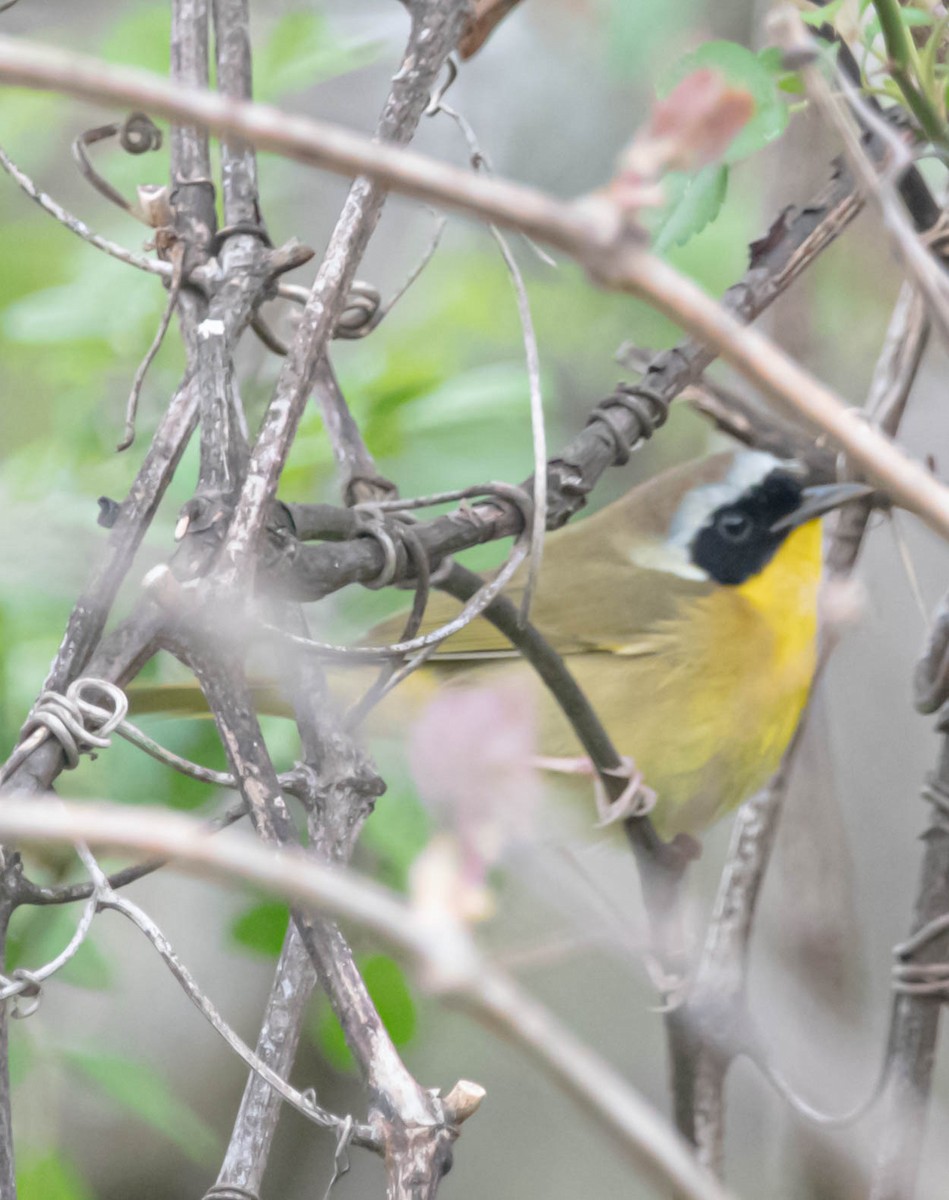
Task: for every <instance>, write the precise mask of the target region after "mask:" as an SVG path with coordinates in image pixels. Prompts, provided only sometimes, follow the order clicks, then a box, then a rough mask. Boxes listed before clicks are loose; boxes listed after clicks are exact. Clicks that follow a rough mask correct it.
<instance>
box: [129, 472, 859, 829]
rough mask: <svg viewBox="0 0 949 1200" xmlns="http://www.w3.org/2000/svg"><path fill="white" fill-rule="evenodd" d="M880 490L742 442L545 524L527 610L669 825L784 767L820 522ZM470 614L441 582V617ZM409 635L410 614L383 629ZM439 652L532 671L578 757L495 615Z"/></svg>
mask: <svg viewBox="0 0 949 1200" xmlns="http://www.w3.org/2000/svg"><path fill="white" fill-rule="evenodd" d="M868 490H869V489H867V488H866V487H864V486H863V485H857V484H849V483H845V484H827V485H822V486H817V487H805V486H804V485H803V484H802V483H801V481H800V478H799V476H798V474H796V473H795V470H794V468H793V467H792V466H791V465H789V464H787V463H782V462H781V461H780V460H778V459H776V458H774V457H772V456H771V455H769V454H764V453H760V452H754V451H736V452H728V453H724V454H717V455H715V456H713V457H710V458H708V459H705V460H704V461H701V462H698V463H695V462H691V463H686V464H684V465H683V466H680V467H677V468H674V469H672V470H670V471H666V472H664V473H663V474H661V475H658V476H656V477H655V478H653V479H651V480H649V481H648V482H646V483H644V484H641V485H640V486H638V487H635V488H633V489H632V491H630V492H628V493H627V494H626V495H625V496H624V497H622V498H621V499H620V500H617V501H616V502H615V503H613V504H611V505H609V506H608V507H606V508H604V509H602V510H601V511H600V512H598V513H596V514H595V515H594V516H592V517H590V518H588V519H587V520H584V521H579V522H576V523H574V524H571V525H569V526H567V527H566V528H565V529H562V530H560V531H558V532H556V533H552V534H550V535H549V537H548V538H547V541H546V543H545V550H544V558H543V566H542V570H541V574H540V581H539V585H538V588H537V592H536V595H535V597H534V600H533V605H532V608H531V614H530V619H531V621H532V623H533V624H534V625H535V626H536V627H537V628H538V629H539V630H540V632H541V633H542V634H544V635H545V637H546V638H547V639H548V641H550V642H551V643H552V644H553V646H554V647H555V648H556V649H557V650H558V651H559V652H560V653H561V654H562V655H563V656H564V658H565V660H566V663H567V666H568V667H569V669H570V670H571V672H572V673H573V675H574V677H575V678H576V680H577V682H578V683H579V685H580V687H581V688H582V689H583V690H584V692H585V693H586V695H587V697H588V698H589V700H590V701H591V703H592V705H593V707H594V709H595V710H596V712H597V714H598V715H599V717H600V719H601V720H602V722H603V724H604V726H605V727H606V730H607V732H608V733H609V735H610V737H611V739H612V740H613V742H614V745H615V746H616V747H617V749H618V750H619V751H620V752H621V753H624V754H628V755H631V756H632V757H633V758H634V759H635V762H636V765H637V767H638V768H639V770H640V771H641V772H642V774H643V775H644V777H645V780H646V782H647V783H648V785H649V786H650V787H651V788H652V789H654V790H655V792H656V793H657V795H658V802H657V805H656V808H655V810H654V812H653V820H654V822H655V824H656V827H657V830H658V831H659V833H660V834H661V835H662V836H663V837H666V838H668V837H672V836H674V835H675V834H677V833H680V832H681V833H688V834H696V833H699V832H701V831H702V830H703V829H705V828H706V827H707V826H708V825H710V824H711V823H712V822H714V821H715V820H716V819H718V818H719V817H720V816H722V815H723V814H724V813H726V812H727V811H729V810H730V809H732V808H734V807H736V806H737V805H738V804H740V803H741V802H742V801H744V800H746V799H747V798H748V797H749V796H750V795H751V794H752V793H753V792H754V791H756V790H757V789H758V788H759V787H761V786H762V785H763V784H764V782H765V781H766V780H767V779H768V777H769V776H770V775H771V774H772V773H773V771H774V770H775V769H776V768H777V766H778V763H779V761H780V759H781V756H782V754H783V753H784V750H785V748H786V747H787V744H788V742H789V741H790V738H791V735H792V734H793V732H794V728H795V726H796V724H797V720H798V717H799V716H800V713H801V710H802V707H803V705H804V702H805V700H806V698H807V693H808V689H809V687H810V684H811V680H812V677H813V673H814V668H815V664H816V643H817V593H818V585H819V582H820V573H821V527H820V520H819V518H820V517H821V516H822V515H823V514H824V513H826V512H828V511H830V510H831V509H833V508H835V507H837V506H838V505H840V504H842V503H844V502H846V501H848V500H851V499H855V498H857V497H858V496H862V495H866V494H867V492H868ZM515 591H516V588H515ZM455 611H457V603H456V602H455V601H453V600H451V599H449V598H448V597H445V596H441V595H439V596H434V597H433V598H432V601H431V603H430V605H429V609H428V611H427V613H426V627H434V626H436V625H439V624H442V623H444V622H445V621H446V620H447V619H449V618H450V617H451V616H452V615H453V614H454V612H455ZM399 632H400V622H399V621H398V620H395V621H393V622H387V623H385V624H383V625H382V626H380V627H379V628H378V629H377V630H375V631H373V634H372V635H370V636H371V640H373V641H393V640H397V639H398V636H399ZM430 664H431V665H430V666H427V667H425V668H423V671H424V672H427V674H428V677H429V680H430V681H437V680H438V679H439V678H444V677H445V676H451V677H454V678H457V679H459V680H465V679H470V680H471V681H472V682H475V681H477V682H479V683H481V682H491V681H501V680H504V679H505V678H509V677H511V676H512V675H515V674H516V675H518V676H521V677H526V678H529V679H530V680H532V681H533V682H532V685H531V686H532V687H533V688H534V689H535V690H536V701H537V708H538V714H539V727H540V736H539V750H540V752H541V753H542V754H543V755H544V756H546V757H552V758H570V757H575V756H577V755H579V753H580V746H579V743H578V742H577V740H576V737H575V735H574V733H573V731H572V729H571V727H570V725H569V723H568V722H567V720H566V718H565V717H564V716H563V714H562V713H561V711H560V709H559V708H558V706H557V705H556V703H555V702H554V700H553V699H552V697H551V696H550V695H549V693H547V691H546V689H545V688H544V686H543V684H542V683H541V682H540V681H539V680H538V679H537V678H536V676H535V675H534V673H533V672H532V671H531V670H530V668H529V667H527V665H526V664H525V663H523V662H522V661H520V660H519V658H518V656H517V652H516V651H514V650H513V649H512V647H511V646H510V644H509V643H508V642H507V641H506V640H505V639H504V637H503V635H502V634H501V633H499V632H498V631H497V630H496V629H495V628H494V627H493V626H492V625H491V624H490V623H489V622H487V621H486V620H484V619H483V618H480V619H478V620H475V621H473V622H471V623H470V624H469V625H467V626H466V627H465V628H464V629H462V630H461V631H460V632H459V633H457V634H455V635H454V636H453V637H451V638H449V639H448V640H447V641H446V642H445V643H444V644H443V645H442V647H441V648H440V650H439V653H438V655H437V656H436V657H435V658H433V659H432V660H430ZM408 682H409V686H410V687H411V683H412V680H411V679H410V680H409V681H408ZM421 690H423V691H424V690H427V689H424V688H423V689H421ZM183 695H184V693H183V689H178V688H170V689H167V690H165V691H163V690H162V689H157V691H156V690H154V689H147V688H146V689H142V691H141V692H140V693H138V695H137V696H135V695H133V710H137V711H149V710H152V711H154V710H155V709H156V708H161V709H163V710H165V711H169V710H173V709H175V708H178V709H180V708H182V707H184V708H185V709H186V710H187V709H188V708H189V707H193V695H192V696H191V698H190V700H182V696H183ZM401 695H402V693H401V691H400V690H398V689H397V690H396V692H395V693H394V699H393V700H390V701H389V702H388V703H389V704H390V705H392V704H393V703H395V704H399V697H400V696H401ZM262 697H263V699H262V707H264V708H266V709H270V710H271V711H272V709H273V705H272V704H270V703H268V701H267V698H266V693H262ZM412 707H413V706H412V705H411V704H405V703H402V704H401V705H400V708H401V709H402V710H403V711H408V710H410V709H411V708H412Z"/></svg>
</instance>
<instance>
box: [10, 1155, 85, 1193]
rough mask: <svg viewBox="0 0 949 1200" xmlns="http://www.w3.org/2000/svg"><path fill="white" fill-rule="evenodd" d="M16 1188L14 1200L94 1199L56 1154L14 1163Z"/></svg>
mask: <svg viewBox="0 0 949 1200" xmlns="http://www.w3.org/2000/svg"><path fill="white" fill-rule="evenodd" d="M16 1189H17V1197H18V1200H94V1197H93V1194H92V1191H91V1190H90V1189H89V1188H88V1187H87V1186H86V1184H85V1182H84V1181H83V1179H82V1176H81V1175H80V1174H79V1172H78V1171H77V1170H76V1168H75V1167H74V1166H73V1165H72V1163H70V1162H67V1161H66V1160H65V1159H63V1158H60V1157H59V1156H58V1155H56V1154H49V1155H44V1156H43V1157H42V1158H31V1157H28V1158H26V1159H23V1160H22V1161H20V1162H18V1164H17V1171H16Z"/></svg>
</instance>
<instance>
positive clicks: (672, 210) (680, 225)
mask: <svg viewBox="0 0 949 1200" xmlns="http://www.w3.org/2000/svg"><path fill="white" fill-rule="evenodd" d="M727 190H728V167H726V166H724V165H718V166H715V165H713V166H709V167H703V169H702V170H701V171H699V173H698V174H697V175H695V176H694V177H693V178H692V179H691V180H689V181H688V183H687V184H686V186H685V189H684V190H683V191H682V192H681V193H680V195H679V196H678V197H677V199H676V200H675V201H674V202H673V203H672V204H671V205H670V206H669V210H668V212H667V213H666V216H665V218H664V219H663V221H662V224H661V225H660V226H659V228H658V229H657V231H656V235H655V238H654V240H653V249H654V250H655V251H656V253H657V254H662V253H663V252H664V251H666V250H668V249H669V248H670V247H671V246H684V245H685V243H686V242H687V241H688V240H689V238H691V237H694V236H695V234H697V233H701V232H702V230H703V229H704V228H705V227H706V225H709V224H710V223H711V222H712V221H714V220H715V218H716V217H717V216H718V214H719V212H720V211H721V208H722V204H723V203H724V201H725V194H726V192H727Z"/></svg>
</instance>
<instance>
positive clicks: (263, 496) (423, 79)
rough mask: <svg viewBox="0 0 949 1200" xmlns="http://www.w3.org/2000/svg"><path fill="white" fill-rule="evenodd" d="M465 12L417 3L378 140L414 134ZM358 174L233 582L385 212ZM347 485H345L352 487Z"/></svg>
mask: <svg viewBox="0 0 949 1200" xmlns="http://www.w3.org/2000/svg"><path fill="white" fill-rule="evenodd" d="M466 9H467V4H466V2H465V0H450V3H445V2H444V0H424V2H421V3H418V4H416V5H414V6H413V9H412V33H411V36H410V39H409V45H408V48H407V51H406V54H405V58H404V60H403V63H402V66H401V68H400V70H399V71H398V72H397V74H396V76H395V78H394V79H393V82H392V91H391V94H390V97H389V101H388V103H387V105H386V109H385V111H384V112H383V115H382V118H381V119H380V122H379V126H378V134H379V135H380V136H382V137H385V138H388V139H391V140H392V141H394V142H406V141H408V140H409V138H410V137H411V136H412V133H413V132H414V130H415V127H416V125H417V124H418V121H419V119H420V118H421V115H422V113H423V112H424V111H425V107H426V105H427V103H428V99H429V93H430V90H431V87H432V86H433V84H434V82H435V79H436V78H437V75H438V72H439V71H440V70H441V67H442V65H443V63H444V61H445V59H446V58H447V57H448V55H449V54H450V53H451V51H452V50H453V49H454V47H455V44H456V42H457V41H458V37H459V35H460V33H461V29H462V23H463V19H464V16H465V13H466ZM242 107H247V106H242ZM370 144H371V145H376V146H377V148H378V149H380V150H383V151H385V152H386V153H389V154H393V153H395V154H398V153H402V151H397V150H395V149H393V148H392V147H390V146H389V145H387V144H385V143H384V142H375V141H373V142H371V143H370ZM359 174H360V175H361V176H362V177H361V178H358V179H357V180H356V182H355V183H354V184H353V186H352V188H351V189H350V192H349V195H348V197H347V199H346V203H345V204H344V206H343V211H342V213H341V214H340V217H339V220H338V221H337V223H336V227H335V229H334V230H333V234H332V236H331V238H330V243H329V245H328V247H327V250H326V254H325V256H324V258H323V262H322V265H321V266H320V269H319V271H318V272H317V275H316V278H315V279H314V281H313V287H312V289H311V291H310V298H309V300H308V301H307V303H306V305H305V307H304V309H303V313H302V315H301V317H300V324H299V326H298V328H297V333H296V336H295V338H294V340H293V344H292V345H291V346H290V348H289V351H288V354H287V357H286V358H285V359H284V362H283V365H282V367H281V370H280V374H279V376H278V378H277V383H276V387H275V389H274V396H273V400H272V401H271V403H270V405H269V407H268V409H267V412H266V414H265V415H264V419H263V421H262V423H261V428H260V434H259V435H258V438H257V442H256V444H255V446H254V454H253V459H252V462H251V467H250V471H249V472H248V477H247V480H246V481H245V484H244V488H243V490H242V492H241V498H240V500H239V501H238V504H237V509H236V511H235V513H234V517H233V520H232V521H231V524H230V528H229V530H228V539H227V548H226V554H227V558H228V562H229V564H230V573H229V579H230V582H232V583H233V582H235V581H236V580H237V579H238V578H240V576H241V575H242V574H246V573H248V572H251V571H252V570H253V565H252V560H251V556H252V554H253V551H254V550H255V549H256V546H257V543H258V539H259V537H260V534H261V532H262V529H263V525H264V521H265V519H266V515H267V512H268V509H269V507H270V504H271V502H272V501H273V499H274V498H275V496H276V492H277V484H278V482H279V479H280V474H281V472H282V470H283V466H284V463H285V462H286V460H287V455H288V454H289V452H290V447H291V445H292V443H293V438H294V435H295V433H296V429H297V425H298V424H299V421H300V418H301V416H302V415H303V410H304V407H305V405H306V401H307V397H308V396H309V393H310V390H311V388H312V386H313V380H314V375H315V371H316V367H317V364H318V363H319V360H320V359H321V358H322V357H323V356H324V355H325V353H326V348H327V345H328V344H329V340H330V338H331V337H332V335H333V330H334V329H335V327H336V322H337V319H338V317H339V315H340V313H341V312H342V310H343V307H344V306H345V303H346V297H347V294H348V292H349V288H350V286H351V284H352V282H353V280H354V278H355V275H356V270H357V268H358V265H359V262H360V260H361V258H362V255H363V254H364V253H365V250H366V247H367V245H368V243H369V238H370V237H371V236H372V232H373V230H374V229H375V227H376V224H377V222H378V220H379V216H380V214H381V212H382V205H383V202H384V200H385V196H386V190H385V181H384V180H381V179H379V178H378V177H377V176H376V175H375V174H374V173H370V172H360V173H359ZM321 400H322V402H323V404H324V405H329V406H330V409H331V410H333V409H336V410H337V411H336V413H335V419H331V420H330V421H329V422H328V423H327V427H328V428H329V429H332V430H337V431H339V432H341V433H342V432H345V434H346V435H347V440H348V441H349V442H350V443H352V442H353V441H355V442H356V443H357V447H359V449H357V451H356V455H357V458H358V457H360V456H363V455H364V453H365V452H364V451H362V450H361V439H360V438H358V436H357V432H358V431H357V430H356V426H355V424H354V423H353V422H352V420H351V418H349V419H348V420H347V418H348V417H349V414H348V411H346V409H345V404H344V403H343V401H342V394H341V393H340V392H339V391H338V390H334V389H332V388H324V389H323V390H322V392H321ZM341 405H342V407H340V406H341ZM350 453H351V452H350ZM370 461H371V460H370ZM355 465H357V466H358V463H357V464H355ZM349 482H350V481H349V480H347V481H345V483H346V486H347V487H348V484H349Z"/></svg>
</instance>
